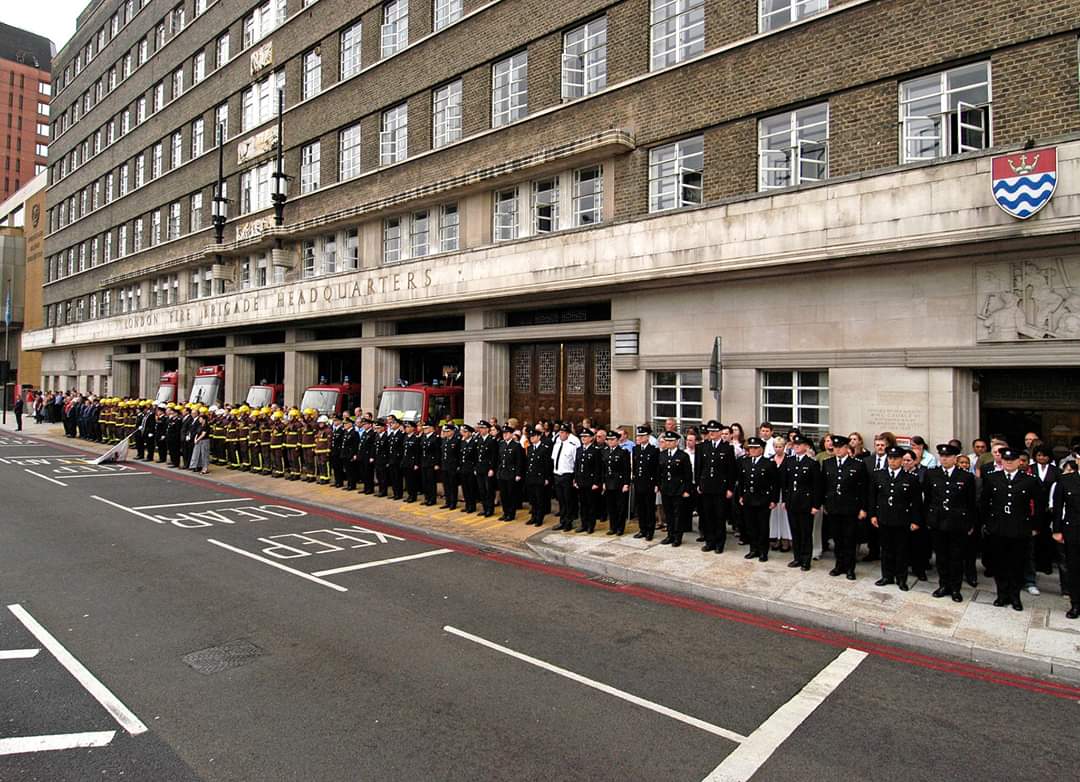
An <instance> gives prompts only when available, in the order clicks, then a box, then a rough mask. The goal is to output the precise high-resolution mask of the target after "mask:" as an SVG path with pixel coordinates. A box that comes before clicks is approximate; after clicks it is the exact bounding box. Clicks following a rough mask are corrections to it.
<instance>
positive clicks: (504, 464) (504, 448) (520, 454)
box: [495, 438, 525, 481]
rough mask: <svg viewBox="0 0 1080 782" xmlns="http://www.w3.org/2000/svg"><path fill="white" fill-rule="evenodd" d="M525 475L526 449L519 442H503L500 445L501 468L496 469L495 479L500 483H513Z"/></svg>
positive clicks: (512, 440) (511, 440)
mask: <svg viewBox="0 0 1080 782" xmlns="http://www.w3.org/2000/svg"><path fill="white" fill-rule="evenodd" d="M524 474H525V449H524V448H522V447H521V443H519V442H518V441H517V440H514V439H512V438H511V439H510V440H503V441H502V442H501V443H499V466H498V467H496V468H495V477H496V478H498V479H499V480H500V481H512V480H514V479H515V478H520V477H522V476H523V475H524Z"/></svg>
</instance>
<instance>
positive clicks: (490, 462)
mask: <svg viewBox="0 0 1080 782" xmlns="http://www.w3.org/2000/svg"><path fill="white" fill-rule="evenodd" d="M476 432H477V434H476V499H477V502H479V503H480V511H479V512H478V514H477V515H479V516H483V517H484V518H488V517H490V516H494V515H495V488H494V487H495V481H496V478H495V468H496V467H497V466H498V464H499V442H498V440H497V439H496V438H495V436H494V435H493V434H492V433H491V424H489V423H488V422H487V421H479V422H478V423H477V424H476Z"/></svg>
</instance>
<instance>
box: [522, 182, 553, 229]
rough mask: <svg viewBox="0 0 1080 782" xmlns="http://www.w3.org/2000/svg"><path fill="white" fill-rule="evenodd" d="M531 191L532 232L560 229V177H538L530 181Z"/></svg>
mask: <svg viewBox="0 0 1080 782" xmlns="http://www.w3.org/2000/svg"><path fill="white" fill-rule="evenodd" d="M529 192H530V207H531V208H530V210H529V211H530V213H531V214H530V217H531V220H532V233H533V234H534V235H535V234H549V233H555V232H556V231H558V230H559V177H558V176H552V177H545V178H544V179H536V180H534V181H532V182H531V183H530V186H529ZM545 210H546V211H545Z"/></svg>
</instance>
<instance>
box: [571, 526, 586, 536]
mask: <svg viewBox="0 0 1080 782" xmlns="http://www.w3.org/2000/svg"><path fill="white" fill-rule="evenodd" d="M574 532H576V533H577V534H579V535H580V534H581V533H582V532H588V530H587V529H585V528H584V527H579V528H578V529H576V530H574Z"/></svg>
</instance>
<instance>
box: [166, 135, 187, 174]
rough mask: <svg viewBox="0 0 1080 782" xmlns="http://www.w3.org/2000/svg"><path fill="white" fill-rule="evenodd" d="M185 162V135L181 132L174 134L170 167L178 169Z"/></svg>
mask: <svg viewBox="0 0 1080 782" xmlns="http://www.w3.org/2000/svg"><path fill="white" fill-rule="evenodd" d="M182 162H184V134H183V133H181V132H180V131H179V130H178V131H176V132H175V133H173V134H172V149H171V150H170V152H169V167H170V168H176V167H177V166H178V165H180V164H181V163H182Z"/></svg>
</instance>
